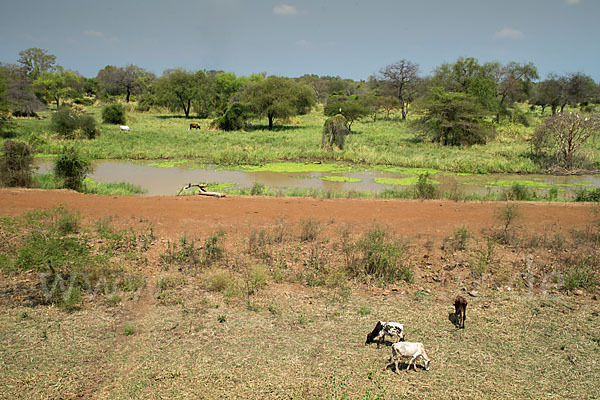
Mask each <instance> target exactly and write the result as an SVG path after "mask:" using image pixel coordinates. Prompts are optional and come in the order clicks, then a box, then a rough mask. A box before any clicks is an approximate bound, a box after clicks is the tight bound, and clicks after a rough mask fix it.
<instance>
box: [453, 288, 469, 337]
mask: <svg viewBox="0 0 600 400" xmlns="http://www.w3.org/2000/svg"><path fill="white" fill-rule="evenodd" d="M454 316H455V317H456V321H457V324H458V327H459V328H463V329H464V328H465V318H467V299H465V298H464V297H462V296H461V295H458V296H456V299H454Z"/></svg>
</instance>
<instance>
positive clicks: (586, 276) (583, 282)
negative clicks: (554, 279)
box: [565, 261, 596, 290]
mask: <svg viewBox="0 0 600 400" xmlns="http://www.w3.org/2000/svg"><path fill="white" fill-rule="evenodd" d="M595 287H596V277H595V275H594V271H593V269H592V267H591V266H590V265H587V263H586V262H585V261H582V262H581V263H580V264H579V265H577V266H574V267H572V268H570V269H569V270H568V271H567V273H566V274H565V288H566V289H569V290H572V289H579V288H582V289H588V290H592V289H594V288H595Z"/></svg>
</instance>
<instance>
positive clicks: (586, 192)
mask: <svg viewBox="0 0 600 400" xmlns="http://www.w3.org/2000/svg"><path fill="white" fill-rule="evenodd" d="M575 201H590V202H596V203H599V202H600V188H595V189H580V190H577V191H576V192H575Z"/></svg>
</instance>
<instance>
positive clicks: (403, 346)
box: [388, 342, 431, 373]
mask: <svg viewBox="0 0 600 400" xmlns="http://www.w3.org/2000/svg"><path fill="white" fill-rule="evenodd" d="M405 357H410V361H409V362H408V366H407V367H406V371H407V372H408V369H409V368H410V364H413V366H414V368H415V371H416V370H417V358H420V359H422V360H423V368H425V371H429V364H430V363H431V360H430V359H429V357H427V353H425V347H423V343H419V342H397V343H394V344H392V355H391V356H390V358H389V360H388V365H389V364H390V363H391V362H392V361H393V362H394V365H395V367H396V372H397V373H400V369H399V368H398V361H399V360H400V359H402V358H405Z"/></svg>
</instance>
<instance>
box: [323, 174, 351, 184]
mask: <svg viewBox="0 0 600 400" xmlns="http://www.w3.org/2000/svg"><path fill="white" fill-rule="evenodd" d="M319 179H320V180H322V181H327V182H346V183H355V182H360V181H361V179H359V178H353V177H351V176H330V175H326V176H321V177H319Z"/></svg>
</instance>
